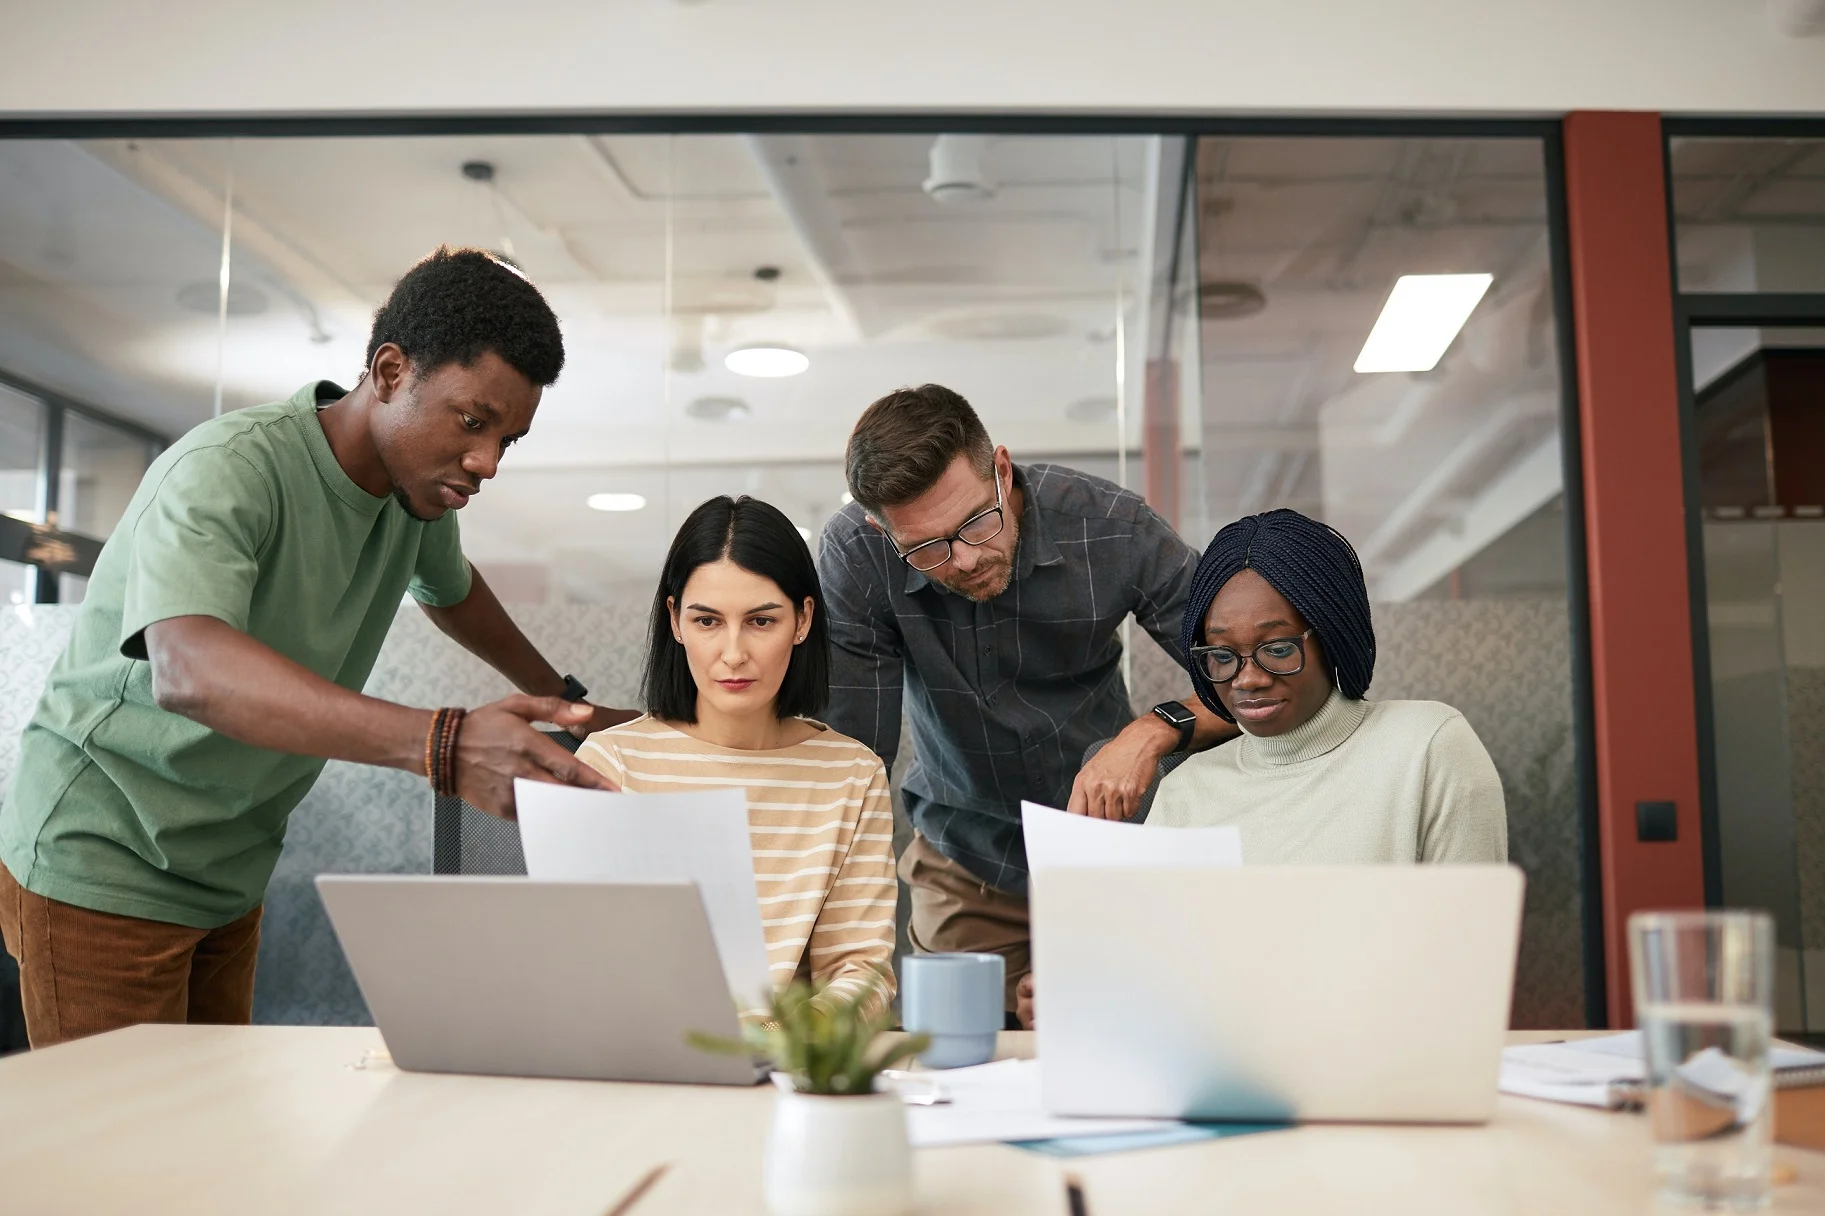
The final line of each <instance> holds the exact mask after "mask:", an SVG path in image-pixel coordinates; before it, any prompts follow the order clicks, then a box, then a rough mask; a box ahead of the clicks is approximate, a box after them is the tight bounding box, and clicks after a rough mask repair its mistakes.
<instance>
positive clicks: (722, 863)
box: [513, 780, 773, 1008]
mask: <svg viewBox="0 0 1825 1216" xmlns="http://www.w3.org/2000/svg"><path fill="white" fill-rule="evenodd" d="M513 797H514V801H515V803H516V804H517V805H518V807H519V823H520V844H521V846H522V847H523V848H524V850H525V853H526V875H527V877H529V878H536V879H540V880H543V881H547V882H625V883H637V882H694V883H696V884H697V890H698V892H699V894H701V895H702V896H703V907H704V912H705V913H706V915H707V916H708V918H709V922H710V935H711V937H713V938H714V939H715V941H716V952H717V953H718V954H719V955H720V956H721V958H722V969H723V973H724V974H725V975H726V976H727V977H728V981H729V991H730V992H732V993H733V994H734V995H735V998H736V1000H738V1001H739V1002H740V1003H741V1005H742V1007H743V1008H759V1007H764V1006H765V1004H766V1002H767V1000H768V998H769V997H770V996H771V995H772V992H773V984H772V978H771V975H770V973H769V971H768V968H767V939H766V934H765V932H764V930H763V929H762V928H761V923H760V898H759V896H758V895H757V894H756V891H755V885H754V855H753V853H752V852H751V851H750V846H749V837H748V807H747V798H746V796H745V795H744V794H743V793H742V791H740V790H705V791H703V792H702V793H690V794H614V793H607V792H604V791H601V790H583V789H577V788H575V787H573V786H567V785H549V784H546V783H545V782H540V781H524V780H520V781H515V782H514V783H513ZM622 929H623V931H632V932H638V931H639V927H638V926H623V927H622Z"/></svg>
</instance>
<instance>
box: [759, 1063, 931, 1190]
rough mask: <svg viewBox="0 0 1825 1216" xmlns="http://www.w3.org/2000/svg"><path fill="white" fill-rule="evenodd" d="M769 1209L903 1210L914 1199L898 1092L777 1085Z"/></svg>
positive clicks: (769, 1141) (767, 1187)
mask: <svg viewBox="0 0 1825 1216" xmlns="http://www.w3.org/2000/svg"><path fill="white" fill-rule="evenodd" d="M765 1168H766V1181H765V1193H766V1199H767V1210H768V1211H769V1212H771V1213H773V1216H902V1214H903V1213H906V1212H910V1211H911V1210H912V1206H913V1172H912V1148H911V1146H910V1145H908V1144H907V1141H906V1108H905V1106H904V1105H903V1104H902V1103H901V1101H900V1095H899V1094H897V1093H875V1094H864V1095H859V1096H857V1097H826V1096H824V1095H821V1094H801V1093H781V1094H780V1095H779V1097H778V1098H777V1099H775V1101H774V1105H773V1128H772V1131H771V1133H770V1134H769V1135H768V1137H767V1161H766V1167H765Z"/></svg>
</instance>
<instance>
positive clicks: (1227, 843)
mask: <svg viewBox="0 0 1825 1216" xmlns="http://www.w3.org/2000/svg"><path fill="white" fill-rule="evenodd" d="M1020 822H1021V828H1022V831H1023V832H1024V834H1025V836H1026V842H1027V869H1028V870H1029V871H1031V872H1033V873H1038V872H1039V871H1040V870H1044V869H1050V868H1051V867H1053V866H1225V867H1229V866H1239V865H1241V864H1242V833H1241V832H1239V831H1237V830H1236V829H1235V828H1233V827H1212V828H1150V827H1148V826H1146V825H1145V824H1139V823H1123V822H1121V821H1120V820H1115V819H1092V818H1090V817H1089V816H1087V815H1072V814H1068V813H1066V812H1064V811H1060V810H1054V809H1053V808H1052V807H1049V806H1040V805H1039V804H1038V803H1037V802H1023V803H1021V804H1020Z"/></svg>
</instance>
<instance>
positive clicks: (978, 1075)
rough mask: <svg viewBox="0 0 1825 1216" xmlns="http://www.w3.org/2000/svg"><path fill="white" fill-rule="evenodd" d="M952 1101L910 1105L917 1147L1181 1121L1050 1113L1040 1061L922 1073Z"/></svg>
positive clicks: (909, 1126)
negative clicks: (1041, 1082)
mask: <svg viewBox="0 0 1825 1216" xmlns="http://www.w3.org/2000/svg"><path fill="white" fill-rule="evenodd" d="M927 1077H929V1078H930V1079H931V1080H932V1081H933V1082H934V1083H936V1085H937V1086H938V1088H939V1090H940V1092H942V1093H943V1094H944V1095H945V1096H946V1097H948V1098H949V1099H950V1102H949V1103H948V1104H945V1105H940V1106H908V1107H907V1108H906V1132H907V1135H908V1136H909V1137H910V1138H911V1140H912V1145H913V1147H914V1148H938V1147H940V1146H943V1145H947V1144H983V1143H989V1142H993V1141H1007V1140H1050V1139H1053V1138H1055V1137H1059V1136H1103V1135H1111V1134H1115V1133H1119V1132H1144V1131H1154V1130H1157V1129H1159V1128H1163V1127H1174V1126H1177V1123H1178V1121H1177V1120H1175V1119H1091V1118H1080V1117H1077V1116H1074V1115H1048V1114H1047V1113H1046V1112H1045V1108H1044V1107H1042V1106H1041V1105H1040V1101H1039V1061H1038V1060H997V1061H995V1062H994V1063H993V1064H978V1065H976V1066H975V1067H973V1068H952V1069H947V1070H941V1071H934V1072H930V1073H920V1074H919V1078H920V1079H921V1080H924V1079H926V1078H927Z"/></svg>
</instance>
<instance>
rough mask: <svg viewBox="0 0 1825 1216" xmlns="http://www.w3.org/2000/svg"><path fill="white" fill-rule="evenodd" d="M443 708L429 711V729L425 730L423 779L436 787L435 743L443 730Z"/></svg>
mask: <svg viewBox="0 0 1825 1216" xmlns="http://www.w3.org/2000/svg"><path fill="white" fill-rule="evenodd" d="M446 712H447V711H445V710H441V709H439V710H434V711H432V713H431V729H430V730H428V731H426V732H425V780H426V781H429V782H430V783H431V788H432V789H433V790H435V789H436V788H437V784H438V782H437V744H438V740H439V739H440V738H441V737H442V735H443V732H444V714H445V713H446Z"/></svg>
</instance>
